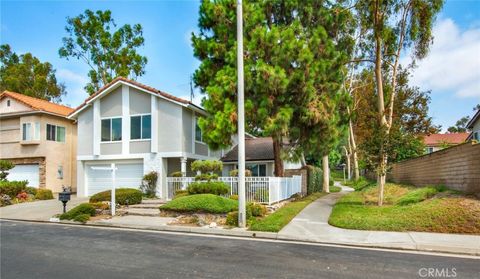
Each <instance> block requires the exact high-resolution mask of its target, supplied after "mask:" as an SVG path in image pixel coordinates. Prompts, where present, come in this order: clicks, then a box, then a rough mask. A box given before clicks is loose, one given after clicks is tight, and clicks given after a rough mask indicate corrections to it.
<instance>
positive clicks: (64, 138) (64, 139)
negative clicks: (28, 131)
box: [45, 123, 67, 143]
mask: <svg viewBox="0 0 480 279" xmlns="http://www.w3.org/2000/svg"><path fill="white" fill-rule="evenodd" d="M48 125H50V126H53V127H55V139H54V140H51V139H48ZM58 128H63V130H64V135H63V141H59V140H58ZM45 140H46V141H53V142H58V143H66V142H67V127H65V126H60V125H56V124H50V123H46V124H45Z"/></svg>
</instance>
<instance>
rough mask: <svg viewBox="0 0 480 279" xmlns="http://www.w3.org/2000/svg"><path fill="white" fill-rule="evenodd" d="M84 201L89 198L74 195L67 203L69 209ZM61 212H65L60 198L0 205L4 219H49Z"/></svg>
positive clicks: (0, 214)
mask: <svg viewBox="0 0 480 279" xmlns="http://www.w3.org/2000/svg"><path fill="white" fill-rule="evenodd" d="M83 202H88V198H79V197H77V196H76V195H72V197H71V200H70V201H69V202H68V203H67V210H70V209H72V208H74V207H75V206H77V205H79V204H81V203H83ZM59 213H63V204H62V202H60V201H59V200H58V198H55V199H53V200H45V201H34V202H24V203H17V204H13V205H9V206H5V207H0V218H4V219H15V220H27V221H49V220H50V218H51V217H53V216H54V215H55V214H59Z"/></svg>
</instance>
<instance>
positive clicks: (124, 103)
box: [69, 77, 222, 197]
mask: <svg viewBox="0 0 480 279" xmlns="http://www.w3.org/2000/svg"><path fill="white" fill-rule="evenodd" d="M204 114H205V111H204V110H203V109H202V108H200V107H198V106H196V105H194V104H193V103H191V102H189V101H187V100H184V99H180V98H177V97H175V96H172V95H169V94H167V93H164V92H162V91H160V90H157V89H155V88H152V87H149V86H146V85H143V84H140V83H138V82H135V81H132V80H128V79H126V78H122V77H120V78H116V79H114V80H113V81H112V82H110V83H109V84H107V85H106V86H104V87H103V88H101V89H100V90H99V91H98V92H96V93H95V94H93V95H92V96H90V97H89V98H87V99H86V100H85V102H84V103H83V104H81V105H80V106H79V107H78V108H77V109H75V111H74V112H72V113H71V114H70V116H69V117H70V118H71V119H74V120H76V122H77V126H78V146H77V169H78V171H77V180H78V181H77V185H78V191H77V194H78V195H79V196H90V195H92V194H94V193H97V192H100V191H104V190H108V189H111V186H112V185H111V178H110V175H111V173H110V172H109V171H105V170H99V168H98V166H109V165H110V164H111V163H115V164H116V167H117V171H116V183H115V185H116V187H135V188H137V187H139V186H140V184H141V180H142V177H143V175H144V174H146V173H148V172H150V171H156V172H157V173H158V175H159V180H158V185H157V189H158V194H159V196H160V197H166V196H167V193H166V191H167V187H166V177H167V176H168V175H169V174H171V173H172V172H176V171H182V172H184V173H186V174H187V175H193V174H191V173H190V167H189V165H190V164H191V162H193V161H194V160H197V159H218V158H220V157H221V155H222V154H221V152H212V151H211V150H209V148H208V146H207V145H206V144H205V143H204V142H203V141H202V132H201V130H200V128H199V127H198V125H197V116H199V115H204Z"/></svg>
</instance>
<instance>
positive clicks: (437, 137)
mask: <svg viewBox="0 0 480 279" xmlns="http://www.w3.org/2000/svg"><path fill="white" fill-rule="evenodd" d="M467 137H468V133H451V134H431V135H428V136H425V137H424V138H423V142H424V143H425V154H429V153H432V152H435V151H438V150H441V149H444V148H447V147H450V146H453V145H457V144H461V143H463V142H465V141H466V140H467Z"/></svg>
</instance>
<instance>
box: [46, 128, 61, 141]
mask: <svg viewBox="0 0 480 279" xmlns="http://www.w3.org/2000/svg"><path fill="white" fill-rule="evenodd" d="M47 140H50V141H56V142H65V127H62V126H57V125H52V124H47Z"/></svg>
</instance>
